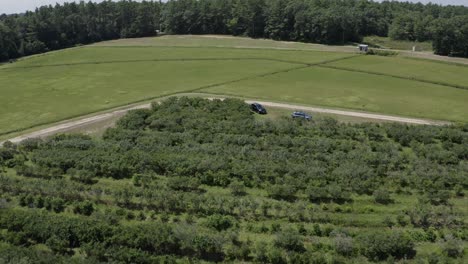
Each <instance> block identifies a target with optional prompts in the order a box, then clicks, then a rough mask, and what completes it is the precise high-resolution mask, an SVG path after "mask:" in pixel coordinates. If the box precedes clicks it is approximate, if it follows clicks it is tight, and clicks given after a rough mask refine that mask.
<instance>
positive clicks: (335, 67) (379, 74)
mask: <svg viewBox="0 0 468 264" xmlns="http://www.w3.org/2000/svg"><path fill="white" fill-rule="evenodd" d="M317 66H318V67H322V68H328V69H333V70H341V71H349V72H358V73H365V74H371V75H378V76H385V77H392V78H397V79H402V80H408V81H415V82H422V83H428V84H435V85H440V86H446V87H450V88H455V89H461V90H468V86H463V85H457V84H451V83H446V82H437V81H429V80H425V79H420V78H414V77H405V76H400V75H393V74H387V73H380V72H373V71H364V70H356V69H351V68H347V67H339V66H331V65H326V63H324V64H320V65H317Z"/></svg>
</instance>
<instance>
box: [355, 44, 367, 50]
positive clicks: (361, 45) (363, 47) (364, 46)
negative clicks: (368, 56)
mask: <svg viewBox="0 0 468 264" xmlns="http://www.w3.org/2000/svg"><path fill="white" fill-rule="evenodd" d="M358 48H359V51H360V52H368V51H369V45H364V44H360V45H359V46H358Z"/></svg>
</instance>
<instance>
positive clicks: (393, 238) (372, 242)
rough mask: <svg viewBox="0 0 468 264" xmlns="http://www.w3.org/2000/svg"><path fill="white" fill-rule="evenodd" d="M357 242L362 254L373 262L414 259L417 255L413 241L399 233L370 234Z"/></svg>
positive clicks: (362, 236)
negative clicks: (390, 258)
mask: <svg viewBox="0 0 468 264" xmlns="http://www.w3.org/2000/svg"><path fill="white" fill-rule="evenodd" d="M357 240H358V242H359V245H360V250H361V253H362V254H363V255H364V256H366V257H368V258H369V259H371V260H385V259H387V258H389V257H395V258H397V259H401V258H412V257H414V255H415V254H416V252H415V250H414V243H413V241H412V240H411V239H410V238H409V237H408V236H407V235H405V234H404V233H402V232H398V231H388V232H383V231H377V232H369V233H366V234H363V235H360V236H359V237H358V238H357Z"/></svg>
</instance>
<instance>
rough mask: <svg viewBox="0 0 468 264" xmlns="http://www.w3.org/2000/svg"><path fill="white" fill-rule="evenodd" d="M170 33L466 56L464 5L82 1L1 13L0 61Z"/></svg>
mask: <svg viewBox="0 0 468 264" xmlns="http://www.w3.org/2000/svg"><path fill="white" fill-rule="evenodd" d="M159 29H162V30H163V31H165V32H167V33H172V34H232V35H236V36H249V37H253V38H269V39H274V40H288V41H301V42H314V43H324V44H346V43H350V42H360V41H362V37H363V36H368V35H377V36H390V37H391V38H393V39H396V40H410V41H432V42H433V47H434V51H435V53H436V54H440V55H450V56H462V57H468V45H467V44H466V43H468V8H466V7H462V6H440V5H435V4H427V5H423V4H412V3H400V2H389V1H384V2H382V3H377V2H373V1H367V0H327V1H324V0H271V1H266V0H171V1H168V2H167V3H160V2H153V1H143V2H141V3H140V2H134V1H119V2H111V1H104V2H102V3H93V2H88V3H85V2H80V3H65V4H63V5H58V4H57V5H55V6H43V7H40V8H37V9H36V10H35V11H33V12H26V13H24V14H14V15H5V14H4V15H1V16H0V60H8V59H14V58H18V57H21V56H26V55H31V54H37V53H42V52H46V51H50V50H56V49H62V48H66V47H71V46H74V45H79V44H88V43H92V42H97V41H103V40H110V39H118V38H133V37H145V36H154V35H156V34H157V32H156V31H157V30H159Z"/></svg>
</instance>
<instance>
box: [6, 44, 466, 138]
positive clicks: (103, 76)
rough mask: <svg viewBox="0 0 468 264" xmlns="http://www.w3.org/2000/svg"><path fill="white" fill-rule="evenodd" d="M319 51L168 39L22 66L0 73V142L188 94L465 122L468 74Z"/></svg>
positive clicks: (68, 53) (75, 52)
mask: <svg viewBox="0 0 468 264" xmlns="http://www.w3.org/2000/svg"><path fill="white" fill-rule="evenodd" d="M249 47H251V48H249ZM320 47H322V46H320V45H308V44H301V43H286V42H274V41H266V40H251V39H245V38H224V37H206V36H205V37H190V36H186V37H180V36H166V37H161V38H144V39H132V40H119V41H111V42H103V43H99V44H96V45H91V46H85V47H79V48H72V49H67V50H62V51H57V52H51V53H47V54H43V55H38V56H32V57H29V58H24V59H21V60H19V61H18V62H16V63H12V64H4V65H2V66H0V93H1V96H0V135H5V134H8V133H11V132H14V131H20V130H23V129H26V128H31V127H34V126H38V125H41V124H47V123H52V122H56V121H60V120H64V119H67V118H71V117H76V116H80V115H84V114H89V113H93V112H97V111H101V110H105V109H111V108H113V107H117V106H122V105H125V104H130V103H134V102H138V101H143V100H149V99H152V98H156V97H161V96H166V95H171V94H176V93H187V92H204V93H213V94H221V95H223V94H224V95H235V96H242V97H248V98H253V99H256V98H258V99H268V100H271V101H281V102H291V103H300V104H305V105H317V106H327V107H336V108H349V109H358V110H363V111H370V112H379V113H386V114H394V115H402V116H412V117H421V118H428V119H441V120H449V121H461V122H466V121H468V103H467V102H468V90H467V89H461V88H460V87H464V86H467V85H468V67H464V66H457V65H451V64H443V63H438V62H432V61H427V60H415V59H407V58H400V57H397V58H387V57H373V56H372V57H371V56H363V55H359V54H353V53H350V52H336V51H332V49H333V47H331V48H330V51H325V50H324V49H323V48H320ZM356 69H357V70H359V71H366V72H368V73H363V72H356V71H355V70H356ZM387 75H390V76H387ZM411 78H413V79H417V80H410V79H411ZM435 83H440V84H439V85H438V84H435ZM441 84H442V85H441ZM456 87H458V88H456Z"/></svg>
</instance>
